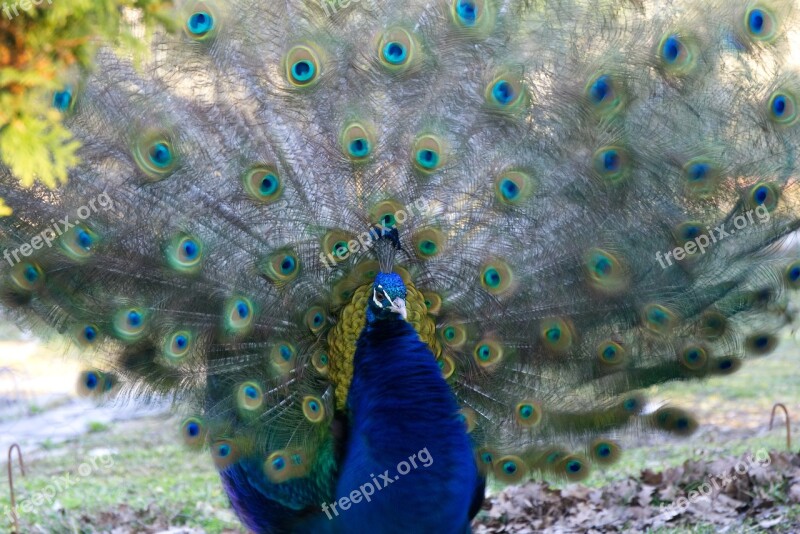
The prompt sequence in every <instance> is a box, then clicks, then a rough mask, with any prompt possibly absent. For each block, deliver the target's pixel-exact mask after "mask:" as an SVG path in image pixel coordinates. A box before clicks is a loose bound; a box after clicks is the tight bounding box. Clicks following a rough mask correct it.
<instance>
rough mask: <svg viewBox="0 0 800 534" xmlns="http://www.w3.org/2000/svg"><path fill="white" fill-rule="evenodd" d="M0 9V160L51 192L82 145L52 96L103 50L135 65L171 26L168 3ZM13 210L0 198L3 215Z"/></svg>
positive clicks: (67, 1) (144, 0) (60, 2)
mask: <svg viewBox="0 0 800 534" xmlns="http://www.w3.org/2000/svg"><path fill="white" fill-rule="evenodd" d="M4 5H7V6H8V9H7V10H5V9H3V8H0V9H3V10H1V11H0V154H2V156H1V157H2V162H3V164H5V165H6V166H7V167H8V168H9V169H10V170H11V172H12V174H14V176H16V177H17V178H18V179H19V180H20V182H21V183H22V185H23V186H25V187H29V186H31V185H33V184H34V182H36V181H39V182H41V183H43V184H45V185H46V186H48V187H56V186H58V185H59V184H61V183H63V182H65V181H66V178H67V171H68V169H69V168H70V167H72V166H74V165H75V164H76V163H77V162H78V158H77V150H78V148H79V147H80V144H79V143H78V142H76V141H75V140H74V139H73V138H72V135H71V134H70V132H69V131H68V130H67V129H66V128H65V127H64V126H63V125H62V122H61V121H62V118H63V117H62V114H61V113H59V112H57V111H55V110H53V109H52V108H51V103H52V95H53V92H54V91H56V90H60V89H62V88H63V87H64V86H65V85H66V84H68V83H70V82H74V81H75V78H76V77H77V76H78V75H79V73H81V72H84V71H86V70H90V69H91V68H92V62H93V58H94V55H95V53H96V51H97V49H98V47H100V46H102V45H110V46H113V47H114V48H115V49H116V50H118V51H119V53H121V54H129V55H131V56H132V57H133V58H134V59H135V60H140V59H141V58H142V57H143V56H144V54H145V53H146V50H147V48H146V46H145V45H144V42H145V40H144V39H143V38H144V37H146V36H147V35H148V34H149V32H151V31H152V30H153V28H154V27H155V26H156V25H158V24H163V25H165V26H167V27H169V23H168V21H169V20H170V17H169V16H168V13H169V8H170V2H168V1H167V0H43V1H42V2H39V5H38V6H37V5H35V4H33V3H32V2H30V0H11V1H10V2H7V4H4ZM9 214H10V210H9V209H8V208H7V207H6V206H5V205H4V204H3V203H2V199H0V216H6V215H9Z"/></svg>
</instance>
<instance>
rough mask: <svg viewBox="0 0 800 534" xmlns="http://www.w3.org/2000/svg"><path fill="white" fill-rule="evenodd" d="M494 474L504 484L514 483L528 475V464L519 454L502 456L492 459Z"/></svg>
mask: <svg viewBox="0 0 800 534" xmlns="http://www.w3.org/2000/svg"><path fill="white" fill-rule="evenodd" d="M493 472H494V476H495V478H496V479H497V480H498V481H500V482H503V483H505V484H516V483H518V482H521V481H522V480H523V479H524V478H525V477H526V476H527V475H528V466H527V465H526V464H525V462H524V461H522V458H520V457H519V456H512V455H508V456H503V457H501V458H498V459H497V460H495V461H494V470H493Z"/></svg>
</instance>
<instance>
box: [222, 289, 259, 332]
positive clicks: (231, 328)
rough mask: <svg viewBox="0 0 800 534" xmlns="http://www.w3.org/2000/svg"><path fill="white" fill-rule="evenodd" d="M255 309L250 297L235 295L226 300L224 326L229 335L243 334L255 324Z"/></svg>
mask: <svg viewBox="0 0 800 534" xmlns="http://www.w3.org/2000/svg"><path fill="white" fill-rule="evenodd" d="M254 316H255V310H254V308H253V303H252V302H251V301H250V299H248V298H246V297H242V296H235V297H232V298H230V299H228V300H227V301H226V302H225V306H224V311H223V318H224V328H225V331H226V332H227V333H228V334H229V335H241V334H244V333H246V332H248V331H249V330H250V328H251V327H252V326H253V319H254Z"/></svg>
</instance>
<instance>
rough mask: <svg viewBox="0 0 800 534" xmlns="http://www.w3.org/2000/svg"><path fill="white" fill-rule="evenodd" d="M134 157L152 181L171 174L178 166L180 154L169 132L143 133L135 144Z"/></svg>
mask: <svg viewBox="0 0 800 534" xmlns="http://www.w3.org/2000/svg"><path fill="white" fill-rule="evenodd" d="M133 158H134V161H135V162H136V164H137V165H138V167H139V169H140V170H141V171H142V172H143V173H144V174H145V175H146V176H147V177H148V178H149V179H150V180H152V181H159V180H162V179H164V178H166V177H167V176H169V175H170V174H171V173H172V172H173V171H174V170H175V169H176V168H177V166H178V154H177V152H176V150H175V148H174V144H173V142H172V136H171V135H170V134H168V133H167V132H150V133H146V134H144V135H142V136H141V137H140V139H139V140H138V141H136V142H135V143H134V146H133Z"/></svg>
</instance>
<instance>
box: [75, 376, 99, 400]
mask: <svg viewBox="0 0 800 534" xmlns="http://www.w3.org/2000/svg"><path fill="white" fill-rule="evenodd" d="M103 383H104V378H103V373H101V372H100V371H98V370H96V369H87V370H85V371H83V372H81V374H80V375H79V376H78V385H77V392H78V395H79V396H81V397H94V396H97V395H100V394H101V393H103Z"/></svg>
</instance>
